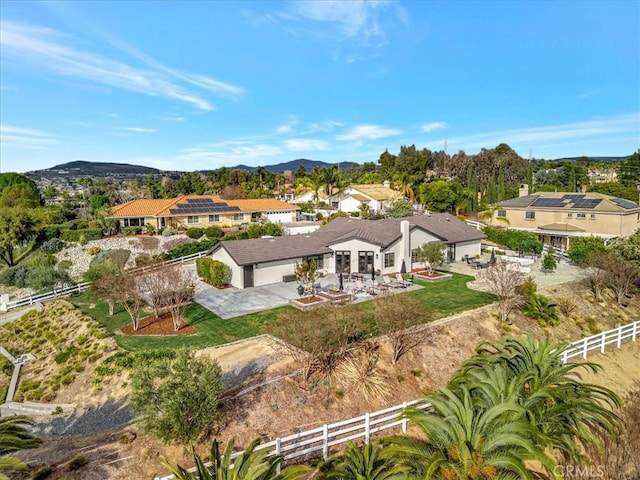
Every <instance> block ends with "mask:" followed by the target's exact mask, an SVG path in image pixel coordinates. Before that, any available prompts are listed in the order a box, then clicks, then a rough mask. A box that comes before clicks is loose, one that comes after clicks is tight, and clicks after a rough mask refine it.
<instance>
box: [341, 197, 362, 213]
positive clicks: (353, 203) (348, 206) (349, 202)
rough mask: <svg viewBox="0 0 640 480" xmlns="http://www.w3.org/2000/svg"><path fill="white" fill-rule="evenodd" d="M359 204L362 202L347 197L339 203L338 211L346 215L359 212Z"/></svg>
mask: <svg viewBox="0 0 640 480" xmlns="http://www.w3.org/2000/svg"><path fill="white" fill-rule="evenodd" d="M361 204H362V202H361V201H360V200H358V199H355V198H353V197H347V198H345V199H344V200H341V201H340V210H342V211H343V212H347V213H351V212H359V211H360V205H361Z"/></svg>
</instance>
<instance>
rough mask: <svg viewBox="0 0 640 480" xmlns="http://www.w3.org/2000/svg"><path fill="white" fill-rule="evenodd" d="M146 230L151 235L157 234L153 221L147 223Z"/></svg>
mask: <svg viewBox="0 0 640 480" xmlns="http://www.w3.org/2000/svg"><path fill="white" fill-rule="evenodd" d="M145 230H146V231H147V234H149V235H155V233H156V227H154V226H153V224H151V223H147V224H146V225H145Z"/></svg>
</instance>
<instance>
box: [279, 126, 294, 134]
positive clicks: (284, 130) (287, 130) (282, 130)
mask: <svg viewBox="0 0 640 480" xmlns="http://www.w3.org/2000/svg"><path fill="white" fill-rule="evenodd" d="M292 130H293V127H292V126H291V125H280V126H279V127H278V128H276V132H278V133H290V132H291V131H292Z"/></svg>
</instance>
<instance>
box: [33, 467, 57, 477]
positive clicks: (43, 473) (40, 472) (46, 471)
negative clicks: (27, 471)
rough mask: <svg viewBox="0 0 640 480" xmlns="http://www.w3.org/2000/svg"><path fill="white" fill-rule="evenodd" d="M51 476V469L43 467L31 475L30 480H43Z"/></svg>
mask: <svg viewBox="0 0 640 480" xmlns="http://www.w3.org/2000/svg"><path fill="white" fill-rule="evenodd" d="M52 474H53V467H51V466H49V465H45V466H44V467H40V468H39V469H38V470H36V471H35V472H34V473H33V476H32V477H31V480H45V478H49V477H50V476H51V475H52Z"/></svg>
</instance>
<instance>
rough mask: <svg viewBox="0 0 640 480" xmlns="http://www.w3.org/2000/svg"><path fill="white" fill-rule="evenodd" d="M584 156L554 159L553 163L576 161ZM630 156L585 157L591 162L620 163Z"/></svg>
mask: <svg viewBox="0 0 640 480" xmlns="http://www.w3.org/2000/svg"><path fill="white" fill-rule="evenodd" d="M585 156H586V155H584V156H582V157H566V158H556V159H555V160H554V162H562V161H576V160H580V159H581V158H584V157H585ZM630 156H631V155H627V156H625V157H587V158H588V159H589V160H591V161H592V162H622V161H624V160H627V159H628V158H629V157H630Z"/></svg>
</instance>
